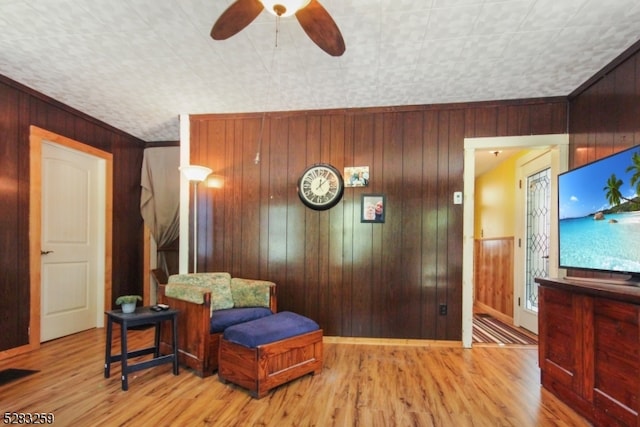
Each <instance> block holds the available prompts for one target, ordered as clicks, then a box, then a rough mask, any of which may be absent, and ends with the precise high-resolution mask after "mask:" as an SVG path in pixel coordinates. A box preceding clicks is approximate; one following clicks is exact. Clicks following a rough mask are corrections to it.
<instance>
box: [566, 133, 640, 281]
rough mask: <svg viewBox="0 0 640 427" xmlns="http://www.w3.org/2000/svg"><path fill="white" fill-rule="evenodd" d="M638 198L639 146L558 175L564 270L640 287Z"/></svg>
mask: <svg viewBox="0 0 640 427" xmlns="http://www.w3.org/2000/svg"><path fill="white" fill-rule="evenodd" d="M639 194H640V145H638V146H635V147H632V148H629V149H626V150H624V151H620V152H618V153H616V154H613V155H611V156H608V157H604V158H601V159H599V160H596V161H594V162H592V163H589V164H586V165H584V166H580V167H578V168H576V169H572V170H570V171H567V172H564V173H562V174H560V175H558V243H559V247H558V256H559V267H560V268H569V269H582V270H592V271H601V272H608V273H621V274H625V275H627V277H626V279H627V280H629V283H637V282H640V197H639V196H638V195H639ZM623 280H624V279H623Z"/></svg>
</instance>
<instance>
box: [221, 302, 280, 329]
mask: <svg viewBox="0 0 640 427" xmlns="http://www.w3.org/2000/svg"><path fill="white" fill-rule="evenodd" d="M272 314H273V313H272V312H271V310H269V309H268V308H266V307H243V308H228V309H225V310H214V311H213V313H211V324H210V327H209V331H210V332H209V333H211V334H215V333H217V332H222V331H224V330H225V329H227V328H228V327H229V326H233V325H237V324H238V323H243V322H248V321H250V320H255V319H260V318H262V317H265V316H271V315H272Z"/></svg>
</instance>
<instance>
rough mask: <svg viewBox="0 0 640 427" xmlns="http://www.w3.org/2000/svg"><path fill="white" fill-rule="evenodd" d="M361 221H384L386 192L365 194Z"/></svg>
mask: <svg viewBox="0 0 640 427" xmlns="http://www.w3.org/2000/svg"><path fill="white" fill-rule="evenodd" d="M360 205H361V213H360V222H384V218H385V213H386V206H387V205H386V197H385V195H384V194H363V195H362V201H361V203H360Z"/></svg>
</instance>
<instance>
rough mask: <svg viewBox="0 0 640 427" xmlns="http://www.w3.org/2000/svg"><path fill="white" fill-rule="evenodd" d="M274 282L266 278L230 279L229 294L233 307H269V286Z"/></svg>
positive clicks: (273, 284)
mask: <svg viewBox="0 0 640 427" xmlns="http://www.w3.org/2000/svg"><path fill="white" fill-rule="evenodd" d="M275 286H276V284H275V283H273V282H269V281H266V280H256V279H242V278H239V277H234V278H232V279H231V296H232V297H233V306H234V307H269V303H270V298H269V297H270V295H271V288H272V287H275Z"/></svg>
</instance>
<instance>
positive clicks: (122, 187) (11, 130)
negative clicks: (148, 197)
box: [0, 76, 144, 351]
mask: <svg viewBox="0 0 640 427" xmlns="http://www.w3.org/2000/svg"><path fill="white" fill-rule="evenodd" d="M30 125H35V126H38V127H40V128H43V129H46V130H49V131H51V132H54V133H57V134H59V135H62V136H65V137H67V138H71V139H74V140H76V141H79V142H82V143H85V144H87V145H90V146H93V147H96V148H99V149H101V150H104V151H107V152H110V153H112V154H113V169H114V170H113V179H114V182H113V198H114V200H113V267H112V272H113V297H114V299H115V298H116V297H117V296H118V295H119V294H121V293H140V292H142V230H143V227H142V218H141V217H140V210H139V208H138V206H139V205H140V168H141V165H142V154H143V149H144V142H143V141H141V140H139V139H137V138H134V137H132V136H130V135H127V134H125V133H124V132H121V131H118V130H117V129H114V128H112V127H110V126H108V125H106V124H104V123H101V122H99V121H98V120H95V119H92V118H91V117H88V116H87V115H85V114H82V113H80V112H78V111H75V110H73V109H71V108H69V107H66V106H64V105H62V104H60V103H58V102H56V101H54V100H52V99H50V98H47V97H45V96H44V95H41V94H38V93H37V92H35V91H33V90H31V89H29V88H26V87H24V86H22V85H20V84H18V83H16V82H13V81H12V80H10V79H7V78H5V77H2V76H0V330H1V331H2V332H1V333H0V351H3V350H7V349H11V348H15V347H19V346H22V345H26V344H28V342H29V336H28V330H29V309H30V307H29V233H28V231H29V224H28V218H29V126H30ZM111 303H112V302H111ZM107 304H110V303H107Z"/></svg>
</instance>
